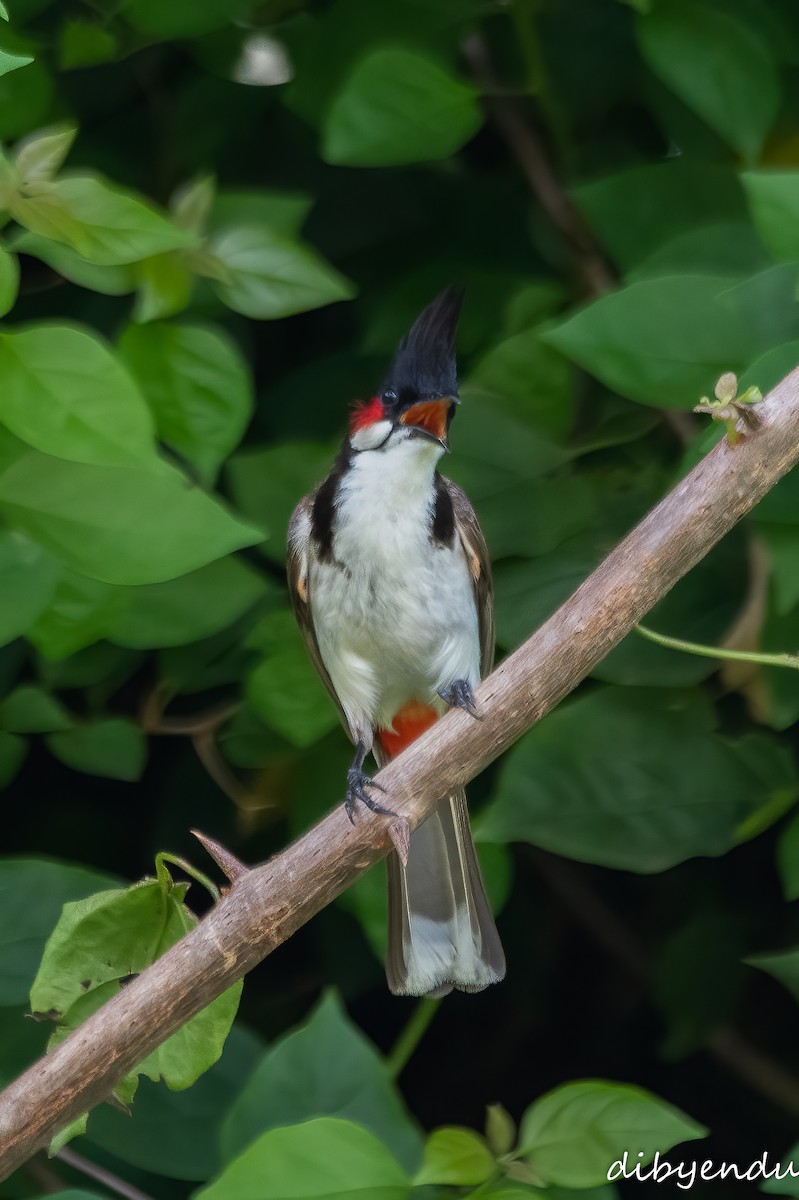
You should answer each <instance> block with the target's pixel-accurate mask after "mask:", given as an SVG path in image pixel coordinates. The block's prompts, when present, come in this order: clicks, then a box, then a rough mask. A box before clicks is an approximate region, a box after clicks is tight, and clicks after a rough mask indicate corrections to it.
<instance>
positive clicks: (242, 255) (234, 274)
mask: <svg viewBox="0 0 799 1200" xmlns="http://www.w3.org/2000/svg"><path fill="white" fill-rule="evenodd" d="M211 251H212V253H213V254H214V255H215V256H216V258H217V259H218V260H219V262H220V263H221V264H222V268H223V274H222V277H221V278H220V279H218V280H214V281H212V286H213V287H214V288H215V290H216V291H217V292H218V293H219V295H220V297H221V299H222V300H224V302H225V304H227V305H228V307H229V308H232V309H233V310H234V312H238V313H242V314H243V315H244V316H245V317H255V318H257V319H259V320H274V319H275V318H277V317H288V316H292V315H293V314H294V313H301V312H307V311H308V310H309V309H312V308H321V307H322V306H323V305H325V304H334V303H335V302H336V301H338V300H349V299H351V297H352V296H353V295H354V294H355V289H354V287H353V285H352V284H351V283H350V282H349V280H347V279H345V278H344V276H343V275H340V274H339V273H338V271H336V270H334V269H333V267H331V266H330V265H329V263H326V262H325V261H324V259H322V258H320V256H319V255H318V254H317V253H316V251H314V250H312V249H311V248H310V247H309V246H305V245H302V244H301V243H300V242H296V241H294V240H292V239H290V238H288V237H285V236H284V235H283V234H281V233H276V232H274V231H273V230H271V229H267V228H265V227H261V228H259V227H256V226H241V227H239V228H235V229H228V230H223V231H222V232H221V233H219V234H217V235H216V237H215V238H214V239H213V241H212V242H211Z"/></svg>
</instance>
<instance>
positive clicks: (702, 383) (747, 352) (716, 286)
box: [542, 275, 758, 408]
mask: <svg viewBox="0 0 799 1200" xmlns="http://www.w3.org/2000/svg"><path fill="white" fill-rule="evenodd" d="M729 284H730V281H729V280H725V279H724V278H723V277H717V276H706V275H682V276H676V275H675V276H672V277H671V278H666V279H647V280H642V281H641V282H640V283H633V284H630V286H629V287H624V288H621V289H619V290H618V291H616V292H611V293H609V294H608V295H607V296H603V297H602V298H601V299H599V300H595V301H594V302H593V303H592V304H589V305H588V306H587V307H585V308H583V309H582V310H580V311H579V312H577V313H576V314H575V315H574V316H572V317H568V318H567V319H566V320H565V321H563V322H562V323H561V324H559V325H555V326H554V327H553V328H551V329H550V330H549V331H547V332H545V333H544V334H543V335H542V336H543V337H544V340H545V341H548V342H550V343H551V344H552V345H553V346H555V348H556V349H557V350H560V351H561V352H562V353H563V354H565V355H567V356H568V357H569V358H571V359H573V360H574V362H576V363H579V365H580V366H582V367H585V369H586V370H587V371H590V372H591V374H592V375H595V376H596V377H597V378H598V379H600V380H601V381H602V382H603V383H604V384H606V385H607V386H608V387H610V388H613V389H614V390H615V391H617V392H619V393H620V394H621V395H622V396H626V397H627V398H628V399H630V400H635V401H637V402H638V403H639V404H651V405H660V406H663V407H666V408H690V407H692V406H693V405H694V404H696V403H697V401H698V399H699V397H700V395H702V394H703V393H704V394H707V395H710V394H712V390H713V386H714V384H715V382H716V379H717V378H718V376H719V375H721V374H722V373H723V372H724V371H731V370H732V371H734V370H740V369H741V368H742V367H744V366H745V365H746V364H747V363H748V362H749V361H750V360H751V359H752V358H753V357H754V356H755V355H756V353H757V350H758V345H757V342H756V340H755V338H754V335H753V334H752V333H751V332H750V331H749V329H748V328H747V326H746V325H745V323H744V322H743V321H742V320H741V319H740V317H739V316H738V315H737V314H736V313H734V312H731V311H729V310H725V308H724V307H723V306H722V305H721V304H720V303H719V295H720V293H722V292H723V291H725V290H726V289H727V288H728V287H729Z"/></svg>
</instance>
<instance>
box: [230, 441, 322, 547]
mask: <svg viewBox="0 0 799 1200" xmlns="http://www.w3.org/2000/svg"><path fill="white" fill-rule="evenodd" d="M334 455H335V449H334V447H333V446H332V444H330V443H328V442H281V443H280V444H279V445H277V446H265V447H263V448H262V449H258V448H254V449H250V448H247V449H245V450H243V451H242V452H241V453H240V454H237V455H236V456H235V457H234V458H232V459H231V460H230V461H229V462H228V464H227V466H226V468H225V472H226V476H227V480H228V482H229V485H230V492H231V495H232V496H233V500H234V501H235V503H236V506H237V507H238V508H239V509H241V511H242V512H243V513H244V515H245V516H246V517H247V518H248V519H249V520H251V521H254V522H255V523H256V524H257V525H258V526H259V527H260V528H263V529H270V530H274V532H275V535H276V536H275V537H273V538H271V539H270V540H269V541H267V542H265V543H264V545H263V546H262V547H261V550H262V552H263V553H264V554H265V555H266V556H267V557H268V558H271V559H273V560H274V561H275V562H277V563H279V564H280V565H281V566H282V565H283V563H284V561H285V557H286V551H285V531H286V530H287V529H288V524H289V518H290V517H291V514H292V512H293V511H294V507H295V505H296V504H297V502H298V501H299V499H300V497H301V496H304V495H305V493H306V492H309V491H311V490H312V489H313V488H314V487H316V485H317V483H319V482H321V480H322V479H324V478H325V476H326V475H327V473H328V471H329V470H330V464H331V462H332V461H333V457H334Z"/></svg>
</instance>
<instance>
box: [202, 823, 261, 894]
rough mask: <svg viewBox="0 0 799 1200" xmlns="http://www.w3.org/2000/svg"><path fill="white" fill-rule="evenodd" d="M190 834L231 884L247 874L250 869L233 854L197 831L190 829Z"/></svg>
mask: <svg viewBox="0 0 799 1200" xmlns="http://www.w3.org/2000/svg"><path fill="white" fill-rule="evenodd" d="M191 832H192V833H193V834H194V836H195V837H196V839H197V841H198V842H199V843H200V845H201V846H202V848H203V849H204V850H205V851H206V852H207V853H208V854H210V856H211V858H212V859H213V860H214V862H215V863H216V865H217V866H218V867H219V869H220V871H222V872H223V874H225V875H226V876H227V877H228V879H229V880H230V882H231V883H235V882H236V880H237V879H240V878H241V876H242V875H246V874H247V872H248V871H249V869H250V868H249V867H247V866H245V865H244V863H243V862H242V861H241V859H238V858H236V856H235V854H231V853H230V851H229V850H226V849H225V847H224V846H223V845H221V844H220V843H219V842H216V841H214V839H213V838H210V837H208V836H207V835H206V834H204V833H200V832H199V831H198V830H197V829H192V831H191Z"/></svg>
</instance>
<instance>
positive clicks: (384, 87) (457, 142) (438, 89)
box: [322, 47, 483, 167]
mask: <svg viewBox="0 0 799 1200" xmlns="http://www.w3.org/2000/svg"><path fill="white" fill-rule="evenodd" d="M482 121H483V117H482V112H481V109H480V105H479V103H478V100H477V95H476V93H475V91H474V89H473V88H472V87H470V86H469V85H468V84H465V83H461V82H460V80H458V79H456V78H455V77H454V76H453V75H451V74H449V72H447V71H445V70H443V69H442V68H441V67H440V66H439V65H438V63H436V62H434V61H433V60H432V59H430V58H428V57H426V56H424V55H422V54H417V53H414V52H413V51H411V50H404V49H401V48H398V47H397V48H394V47H387V48H385V49H376V50H372V51H371V52H370V53H369V54H367V55H366V56H365V57H364V58H362V59H361V60H360V62H358V63H357V64H356V66H355V67H354V69H353V70H352V71H351V73H350V74H349V75H348V76H347V78H346V79H345V81H344V83H343V85H342V87H341V89H340V90H339V92H338V93H337V95H336V96H335V98H334V100H333V103H332V105H331V106H330V109H329V111H328V113H327V117H326V120H325V122H324V126H323V132H322V157H323V158H324V159H325V160H326V161H327V162H330V163H335V164H337V165H341V166H350V167H388V166H398V165H402V164H405V163H414V162H429V161H432V160H433V159H438V158H447V157H449V155H451V154H454V153H455V152H456V151H457V150H459V149H460V148H461V146H463V145H464V144H465V143H466V142H468V141H469V140H470V139H471V138H472V137H474V135H475V134H476V133H477V130H478V129H479V128H480V126H481V124H482Z"/></svg>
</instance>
